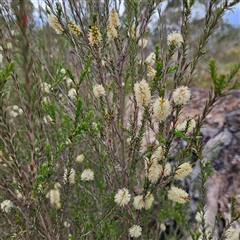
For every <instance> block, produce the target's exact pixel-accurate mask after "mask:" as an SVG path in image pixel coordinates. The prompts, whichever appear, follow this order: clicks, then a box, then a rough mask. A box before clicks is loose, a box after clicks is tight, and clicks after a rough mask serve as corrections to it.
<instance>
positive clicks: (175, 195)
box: [168, 186, 189, 203]
mask: <svg viewBox="0 0 240 240" xmlns="http://www.w3.org/2000/svg"><path fill="white" fill-rule="evenodd" d="M168 198H169V199H170V200H172V201H173V202H177V203H186V202H187V201H188V200H189V197H188V194H187V192H185V191H184V190H183V189H181V188H178V187H174V186H172V187H171V189H170V190H168Z"/></svg>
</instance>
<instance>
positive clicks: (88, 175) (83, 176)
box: [81, 169, 94, 181]
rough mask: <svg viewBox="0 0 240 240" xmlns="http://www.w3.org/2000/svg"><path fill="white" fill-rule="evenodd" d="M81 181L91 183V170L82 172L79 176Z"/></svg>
mask: <svg viewBox="0 0 240 240" xmlns="http://www.w3.org/2000/svg"><path fill="white" fill-rule="evenodd" d="M81 179H82V181H92V180H94V172H93V171H92V170H91V169H85V170H83V172H82V174H81Z"/></svg>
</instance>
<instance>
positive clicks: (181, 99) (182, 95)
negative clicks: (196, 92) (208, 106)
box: [172, 86, 191, 105]
mask: <svg viewBox="0 0 240 240" xmlns="http://www.w3.org/2000/svg"><path fill="white" fill-rule="evenodd" d="M190 97H191V92H190V90H189V88H188V87H183V86H182V87H179V88H177V89H175V90H174V92H173V94H172V100H173V102H174V103H175V104H176V105H185V104H186V103H187V102H188V101H189V99H190Z"/></svg>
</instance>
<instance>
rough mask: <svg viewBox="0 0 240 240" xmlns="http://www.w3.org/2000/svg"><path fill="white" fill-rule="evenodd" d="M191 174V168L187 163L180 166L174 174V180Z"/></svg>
mask: <svg viewBox="0 0 240 240" xmlns="http://www.w3.org/2000/svg"><path fill="white" fill-rule="evenodd" d="M191 172H192V166H191V164H189V163H183V164H181V165H180V166H179V167H178V169H177V171H176V172H175V178H176V179H183V178H185V177H186V176H188V175H189V174H190V173H191Z"/></svg>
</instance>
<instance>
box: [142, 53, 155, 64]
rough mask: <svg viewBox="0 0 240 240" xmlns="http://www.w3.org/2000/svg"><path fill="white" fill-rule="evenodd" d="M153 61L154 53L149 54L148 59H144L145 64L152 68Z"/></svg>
mask: <svg viewBox="0 0 240 240" xmlns="http://www.w3.org/2000/svg"><path fill="white" fill-rule="evenodd" d="M155 59H156V55H155V53H154V52H151V53H150V54H149V55H148V57H147V58H146V60H145V62H146V63H147V64H148V65H150V66H153V65H154V63H155Z"/></svg>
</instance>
